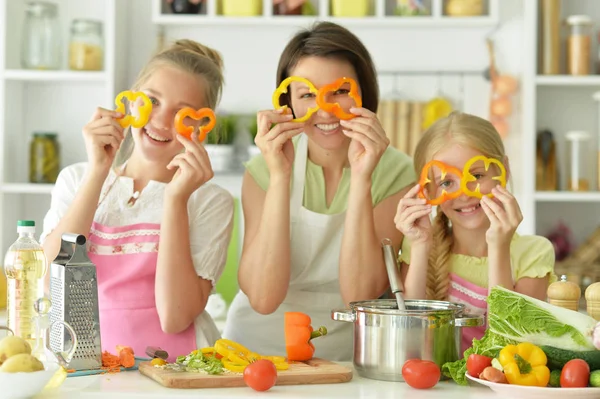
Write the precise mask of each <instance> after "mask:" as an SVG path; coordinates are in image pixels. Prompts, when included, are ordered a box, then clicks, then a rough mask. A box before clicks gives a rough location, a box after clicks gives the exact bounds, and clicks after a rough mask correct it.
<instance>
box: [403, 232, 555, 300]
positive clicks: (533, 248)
mask: <svg viewBox="0 0 600 399" xmlns="http://www.w3.org/2000/svg"><path fill="white" fill-rule="evenodd" d="M400 260H401V261H402V262H404V263H406V264H407V265H410V242H409V240H404V241H403V242H402V253H401V254H400ZM554 261H555V259H554V246H553V245H552V243H551V242H550V241H549V240H548V239H547V238H545V237H542V236H535V235H531V236H521V235H519V234H516V233H515V235H514V236H513V239H512V241H511V243H510V266H511V268H512V278H513V281H514V282H515V283H516V282H517V281H519V280H520V279H522V278H523V277H530V278H543V277H546V276H550V279H549V281H548V283H553V282H554V281H556V275H555V274H554ZM450 272H451V273H454V274H456V275H457V276H458V277H460V278H462V279H464V280H466V281H468V282H470V283H471V284H475V285H477V286H479V287H481V288H488V281H489V277H488V276H489V273H488V258H487V257H477V256H469V255H462V254H451V255H450Z"/></svg>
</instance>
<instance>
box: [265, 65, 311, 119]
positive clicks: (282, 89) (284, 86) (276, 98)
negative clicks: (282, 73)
mask: <svg viewBox="0 0 600 399" xmlns="http://www.w3.org/2000/svg"><path fill="white" fill-rule="evenodd" d="M292 82H300V83H304V84H305V85H306V86H308V90H309V91H310V92H311V93H314V94H317V95H318V94H319V91H318V90H317V88H316V87H315V85H313V84H312V83H311V81H310V80H308V79H306V78H302V77H300V76H290V77H288V78H286V79H285V80H284V81H283V82H281V84H280V85H279V87H278V88H277V89H276V90H275V91H274V92H273V98H272V101H273V107H274V108H275V109H279V108H281V107H284V108H287V106H286V105H281V103H280V98H281V95H282V94H285V93H287V92H288V89H289V87H290V84H291V83H292ZM318 109H319V107H318V106H316V107H314V108H309V109H308V111H307V112H306V115H304V116H303V117H302V118H295V119H292V122H305V121H307V120H308V118H310V117H311V116H312V114H314V113H315V112H317V110H318Z"/></svg>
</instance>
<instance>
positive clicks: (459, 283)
mask: <svg viewBox="0 0 600 399" xmlns="http://www.w3.org/2000/svg"><path fill="white" fill-rule="evenodd" d="M487 294H488V289H487V288H481V287H479V286H477V285H475V284H473V283H470V282H468V281H467V280H465V279H462V278H460V277H458V276H457V275H456V274H453V273H450V289H449V291H448V300H449V301H450V302H458V303H462V304H464V305H465V314H466V315H486V314H487V302H486V301H485V299H486V298H487ZM485 329H486V323H484V325H483V326H480V327H463V328H462V340H461V353H464V351H466V350H467V349H468V348H470V347H471V345H472V344H473V339H474V338H476V339H481V337H483V334H485Z"/></svg>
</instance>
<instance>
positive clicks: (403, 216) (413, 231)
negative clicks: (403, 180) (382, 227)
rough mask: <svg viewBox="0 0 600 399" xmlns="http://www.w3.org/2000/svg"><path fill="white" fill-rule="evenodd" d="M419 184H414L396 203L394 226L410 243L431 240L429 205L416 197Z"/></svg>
mask: <svg viewBox="0 0 600 399" xmlns="http://www.w3.org/2000/svg"><path fill="white" fill-rule="evenodd" d="M418 192H419V185H418V184H416V185H415V186H414V187H413V188H411V189H410V190H409V191H408V192H407V193H406V195H405V196H404V197H403V198H402V199H401V200H400V202H399V203H398V211H397V212H396V217H395V218H394V223H396V228H397V229H398V230H400V231H401V232H402V234H404V237H406V238H408V239H409V240H410V242H411V245H415V244H419V243H429V242H430V241H431V219H429V215H430V214H431V205H429V204H426V203H425V199H422V198H417V193H418Z"/></svg>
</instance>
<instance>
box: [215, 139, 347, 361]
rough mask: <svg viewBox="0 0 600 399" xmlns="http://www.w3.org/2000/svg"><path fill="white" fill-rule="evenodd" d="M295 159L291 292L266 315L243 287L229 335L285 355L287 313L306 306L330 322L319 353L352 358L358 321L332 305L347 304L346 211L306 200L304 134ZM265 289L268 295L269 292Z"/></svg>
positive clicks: (315, 322)
mask: <svg viewBox="0 0 600 399" xmlns="http://www.w3.org/2000/svg"><path fill="white" fill-rule="evenodd" d="M295 153H296V156H295V159H294V171H293V181H292V193H291V198H290V217H291V223H290V227H291V247H290V249H291V278H290V286H289V288H288V292H287V296H286V297H285V299H284V301H283V303H282V304H281V305H280V306H279V308H278V309H277V310H276V311H275V312H274V313H272V314H269V315H261V314H259V313H257V312H255V311H254V310H253V309H252V307H251V306H250V302H249V301H248V297H247V296H246V295H245V294H244V293H243V292H242V291H241V290H240V291H239V292H238V294H237V295H236V297H235V298H234V300H233V302H232V304H231V307H230V308H229V312H228V315H227V324H226V326H225V331H224V332H223V337H225V338H228V339H231V340H233V341H236V342H239V343H240V344H242V345H244V346H246V347H247V348H248V349H250V350H252V351H254V352H258V353H259V354H264V355H269V354H272V355H280V356H285V355H286V353H285V338H284V333H283V331H284V324H283V315H284V313H285V312H304V313H306V314H307V315H309V316H310V317H311V319H312V326H313V328H314V329H315V330H316V329H317V328H318V327H319V326H325V327H326V328H327V335H326V336H324V337H319V338H315V339H314V340H313V341H312V342H313V343H314V345H315V354H314V356H315V357H319V358H324V359H327V360H337V361H351V360H352V355H353V342H352V326H353V325H352V324H351V323H345V322H339V321H334V320H332V319H331V310H332V309H340V308H344V302H343V300H342V296H341V293H340V283H339V258H340V249H341V245H342V233H343V230H344V219H345V212H343V213H340V214H336V215H324V214H320V213H315V212H311V211H309V210H308V209H306V208H304V207H303V206H302V202H303V198H304V182H305V179H306V161H307V157H308V140H307V138H306V135H304V134H302V135H301V137H300V139H299V140H298V144H297V148H296V151H295ZM268 294H269V293H268V292H265V295H268Z"/></svg>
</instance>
